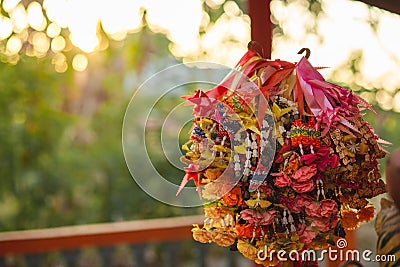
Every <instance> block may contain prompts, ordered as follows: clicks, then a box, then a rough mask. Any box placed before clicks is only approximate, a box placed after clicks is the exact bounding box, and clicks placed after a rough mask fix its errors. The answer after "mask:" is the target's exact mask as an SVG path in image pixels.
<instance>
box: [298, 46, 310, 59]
mask: <svg viewBox="0 0 400 267" xmlns="http://www.w3.org/2000/svg"><path fill="white" fill-rule="evenodd" d="M304 52H306V56H305V58H306V59H308V58H309V57H310V55H311V50H310V48H306V47H303V48H302V49H300V51H299V52H297V54H299V55H301V54H303V53H304Z"/></svg>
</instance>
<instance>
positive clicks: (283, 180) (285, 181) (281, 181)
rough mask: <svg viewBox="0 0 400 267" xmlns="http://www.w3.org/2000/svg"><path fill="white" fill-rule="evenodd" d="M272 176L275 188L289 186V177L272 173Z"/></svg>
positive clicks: (284, 174)
mask: <svg viewBox="0 0 400 267" xmlns="http://www.w3.org/2000/svg"><path fill="white" fill-rule="evenodd" d="M271 175H272V176H275V177H276V178H275V182H274V183H275V186H277V187H285V186H289V185H290V184H291V181H290V178H289V176H288V175H287V174H286V173H284V172H279V173H272V174H271Z"/></svg>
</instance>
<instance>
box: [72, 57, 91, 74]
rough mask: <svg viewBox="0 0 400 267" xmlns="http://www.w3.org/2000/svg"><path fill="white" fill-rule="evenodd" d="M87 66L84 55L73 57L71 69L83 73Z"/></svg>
mask: <svg viewBox="0 0 400 267" xmlns="http://www.w3.org/2000/svg"><path fill="white" fill-rule="evenodd" d="M87 65H88V59H87V57H86V56H85V55H83V54H77V55H75V56H74V59H73V60H72V67H73V68H74V70H76V71H84V70H85V69H86V68H87Z"/></svg>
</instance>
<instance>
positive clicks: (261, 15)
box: [248, 0, 272, 58]
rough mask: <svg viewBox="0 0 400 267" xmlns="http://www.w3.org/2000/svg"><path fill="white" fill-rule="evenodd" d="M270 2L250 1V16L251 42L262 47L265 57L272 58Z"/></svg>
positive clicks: (263, 0)
mask: <svg viewBox="0 0 400 267" xmlns="http://www.w3.org/2000/svg"><path fill="white" fill-rule="evenodd" d="M270 2H271V1H270V0H248V14H249V16H250V19H251V40H252V41H256V42H257V43H259V44H260V46H261V47H262V51H259V52H262V53H263V57H265V58H271V50H272V23H271V9H270Z"/></svg>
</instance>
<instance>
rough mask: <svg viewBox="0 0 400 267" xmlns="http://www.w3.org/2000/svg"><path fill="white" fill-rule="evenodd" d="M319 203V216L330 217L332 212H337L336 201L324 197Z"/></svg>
mask: <svg viewBox="0 0 400 267" xmlns="http://www.w3.org/2000/svg"><path fill="white" fill-rule="evenodd" d="M320 204H321V216H323V217H330V216H331V215H332V214H335V213H337V212H338V205H337V203H336V201H334V200H332V199H324V200H322V201H321V202H320Z"/></svg>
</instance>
